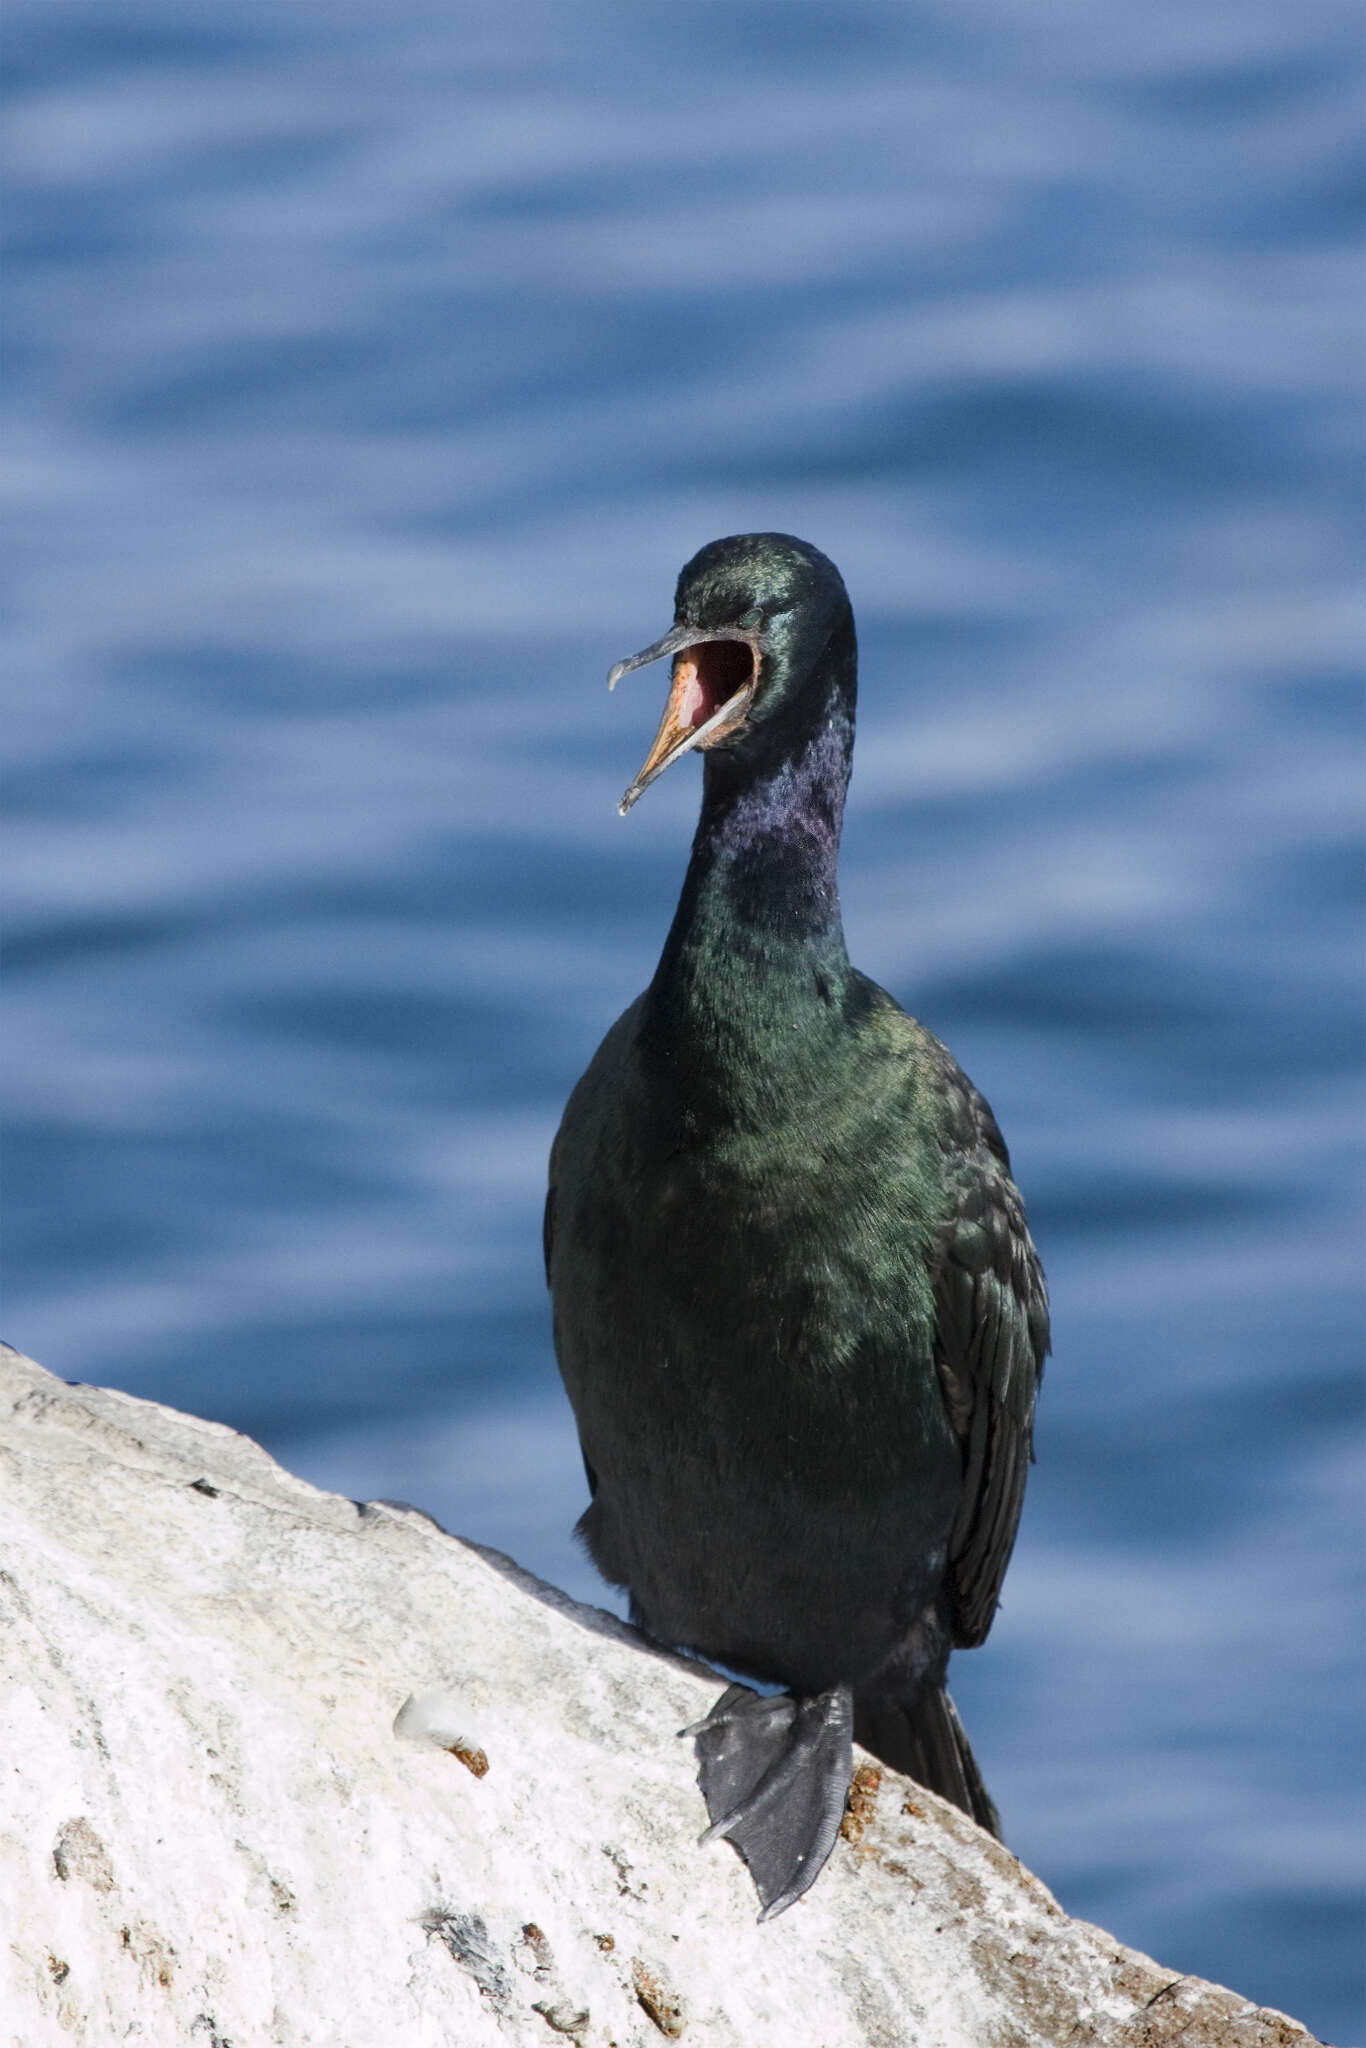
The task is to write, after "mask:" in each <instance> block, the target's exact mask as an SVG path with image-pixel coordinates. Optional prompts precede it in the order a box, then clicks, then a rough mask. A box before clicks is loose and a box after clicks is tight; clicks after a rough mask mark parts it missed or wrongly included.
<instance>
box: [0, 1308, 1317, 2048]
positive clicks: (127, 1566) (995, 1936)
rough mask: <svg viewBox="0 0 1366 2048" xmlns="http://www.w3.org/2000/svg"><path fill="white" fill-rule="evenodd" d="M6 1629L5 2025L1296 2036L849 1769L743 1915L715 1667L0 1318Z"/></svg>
mask: <svg viewBox="0 0 1366 2048" xmlns="http://www.w3.org/2000/svg"><path fill="white" fill-rule="evenodd" d="M0 1645H3V1651H2V1654H3V1665H2V1667H0V1668H2V1669H3V1696H2V1697H0V1772H3V1782H4V1791H3V1793H2V1794H0V1899H3V1901H4V1917H5V1923H6V1925H5V1941H4V1944H3V1948H0V1958H2V1959H0V2039H3V2040H4V2041H6V2042H8V2043H11V2044H14V2048H47V2044H49V2043H51V2044H56V2043H61V2044H62V2048H66V2044H68V2043H71V2042H73V2041H74V2042H77V2043H83V2044H84V2043H88V2044H91V2048H108V2044H112V2043H116V2042H124V2041H129V2040H135V2041H137V2042H138V2043H139V2044H142V2048H156V2044H161V2043H166V2044H168V2048H169V2044H171V2043H175V2044H176V2048H185V2044H189V2048H194V2044H196V2043H199V2044H202V2048H263V2044H271V2048H305V2044H308V2048H447V2044H451V2048H455V2044H459V2048H477V2044H479V2043H483V2042H489V2043H493V2042H497V2043H500V2044H504V2048H506V2044H507V2043H509V2042H517V2043H519V2042H527V2043H535V2044H540V2048H553V2044H554V2043H555V2042H556V2041H557V2040H558V2041H562V2042H563V2041H567V2040H568V2041H576V2042H580V2043H583V2044H585V2048H588V2044H600V2048H606V2044H609V2043H613V2044H615V2048H649V2044H652V2043H653V2044H655V2048H658V2044H659V2043H660V2041H661V2039H665V2038H669V2039H671V2038H678V2037H680V2036H682V2037H683V2038H685V2039H687V2040H692V2041H697V2042H699V2043H701V2042H705V2043H707V2044H708V2048H713V2044H714V2048H729V2044H732V2043H734V2044H743V2048H768V2044H774V2048H786V2044H789V2043H792V2044H797V2043H800V2044H811V2048H842V2044H859V2048H863V2044H875V2048H884V2044H885V2048H987V2044H996V2043H1000V2044H1011V2048H1014V2044H1032V2043H1050V2044H1051V2043H1059V2044H1060V2043H1062V2042H1068V2043H1071V2044H1081V2043H1086V2044H1088V2048H1090V2044H1094V2048H1109V2044H1118V2043H1125V2044H1132V2048H1140V2044H1141V2048H1160V2044H1163V2043H1168V2042H1170V2043H1175V2042H1176V2041H1178V2040H1179V2041H1180V2043H1181V2048H1201V2044H1208V2048H1215V2044H1216V2043H1217V2044H1218V2048H1254V2044H1255V2048H1289V2044H1291V2043H1308V2042H1309V2041H1310V2036H1309V2035H1308V2034H1307V2033H1305V2031H1304V2030H1303V2029H1302V2028H1301V2027H1299V2026H1297V2025H1296V2024H1295V2022H1294V2021H1292V2020H1288V2019H1286V2018H1285V2017H1284V2016H1283V2015H1281V2014H1278V2013H1274V2012H1270V2011H1267V2010H1265V2009H1260V2008H1257V2007H1254V2006H1250V2005H1249V2004H1247V2002H1246V2001H1245V2000H1243V1999H1240V1998H1237V1997H1236V1996H1234V1995H1233V1994H1232V1993H1231V1992H1227V1991H1221V1990H1218V1989H1217V1988H1215V1987H1214V1986H1212V1985H1208V1984H1204V1983H1201V1982H1199V1981H1197V1980H1195V1979H1191V1978H1181V1977H1179V1976H1177V1975H1176V1973H1174V1972H1172V1971H1164V1970H1160V1969H1159V1968H1158V1967H1157V1965H1156V1964H1154V1963H1152V1962H1150V1961H1149V1960H1148V1959H1147V1958H1146V1957H1144V1956H1140V1955H1137V1954H1135V1953H1134V1952H1133V1951H1132V1950H1129V1949H1125V1948H1121V1947H1120V1945H1119V1944H1118V1943H1117V1942H1116V1941H1114V1940H1112V1939H1111V1937H1110V1936H1109V1935H1106V1934H1103V1933H1101V1932H1100V1931H1099V1930H1098V1929H1096V1928H1093V1927H1088V1926H1086V1925H1084V1924H1083V1923H1081V1922H1078V1921H1072V1920H1069V1919H1067V1918H1066V1916H1065V1915H1064V1914H1063V1913H1062V1912H1061V1910H1060V1909H1059V1907H1058V1906H1057V1905H1056V1904H1055V1902H1054V1901H1053V1899H1052V1898H1051V1897H1050V1896H1049V1894H1048V1892H1047V1891H1045V1890H1044V1888H1043V1886H1042V1885H1041V1884H1039V1883H1038V1881H1037V1880H1036V1879H1035V1878H1033V1877H1031V1876H1030V1875H1029V1874H1028V1872H1027V1871H1025V1870H1024V1869H1022V1867H1021V1866H1020V1865H1019V1864H1018V1863H1017V1862H1016V1861H1015V1859H1014V1858H1013V1857H1012V1856H1010V1855H1009V1854H1008V1853H1007V1852H1006V1851H1005V1850H1004V1849H1002V1848H1001V1847H1000V1846H999V1844H997V1843H995V1842H993V1841H991V1840H990V1839H989V1838H988V1837H987V1836H986V1835H984V1834H981V1833H980V1832H979V1831H978V1830H977V1829H976V1828H974V1827H973V1826H972V1825H971V1823H970V1822H969V1821H967V1820H965V1819H964V1818H963V1816H962V1815H961V1814H959V1813H957V1812H956V1811H954V1810H953V1809H952V1808H950V1807H948V1806H945V1805H944V1804H943V1803H942V1802H941V1801H939V1800H937V1799H935V1798H933V1797H932V1796H931V1795H929V1794H928V1793H925V1792H923V1791H921V1790H920V1789H919V1788H918V1787H916V1786H914V1785H912V1784H910V1782H909V1781H908V1780H906V1779H903V1778H899V1777H897V1776H896V1775H895V1774H894V1773H892V1772H890V1771H883V1770H879V1769H877V1768H875V1767H873V1766H871V1765H869V1764H867V1763H865V1764H864V1766H863V1769H862V1773H861V1776H860V1778H859V1780H858V1781H857V1783H856V1788H855V1796H854V1802H853V1811H852V1814H851V1818H850V1820H849V1821H848V1822H847V1823H846V1833H847V1837H848V1839H847V1840H846V1841H844V1842H842V1843H840V1844H839V1845H838V1846H837V1848H836V1851H835V1855H834V1856H833V1858H832V1859H831V1863H830V1865H829V1867H828V1868H827V1870H826V1871H825V1872H824V1874H823V1875H822V1877H821V1878H820V1880H819V1882H818V1884H817V1885H816V1887H815V1889H814V1890H813V1891H812V1892H811V1893H810V1895H809V1896H808V1897H807V1898H806V1899H805V1900H803V1901H802V1902H801V1903H800V1904H799V1905H797V1906H795V1907H794V1908H793V1909H792V1910H791V1911H790V1912H788V1913H786V1914H784V1915H783V1916H782V1917H781V1918H780V1919H778V1920H775V1921H772V1922H770V1923H769V1924H768V1925H766V1926H763V1927H761V1926H759V1925H758V1924H757V1923H756V1918H755V1912H756V1905H755V1898H754V1894H753V1891H752V1889H751V1886H750V1883H749V1879H748V1877H747V1875H746V1873H745V1870H744V1867H743V1866H742V1864H741V1863H740V1862H739V1860H738V1859H737V1857H736V1856H735V1854H734V1852H733V1851H732V1850H731V1849H730V1848H729V1847H728V1846H727V1845H725V1844H724V1843H718V1844H716V1845H715V1846H714V1847H711V1848H707V1849H701V1848H699V1847H698V1846H697V1836H698V1834H699V1833H700V1831H701V1829H702V1827H703V1826H704V1825H705V1820H706V1816H705V1813H704V1811H703V1807H702V1802H701V1797H700V1795H699V1793H698V1790H697V1787H696V1784H695V1782H694V1775H693V1773H694V1763H693V1759H692V1755H691V1749H690V1745H688V1744H686V1743H682V1742H679V1741H678V1740H677V1738H676V1735H675V1731H676V1730H677V1729H679V1728H681V1727H682V1726H683V1725H684V1723H685V1722H688V1721H692V1720H695V1719H696V1718H697V1717H698V1716H699V1715H700V1714H702V1713H703V1712H705V1710H706V1708H707V1706H708V1705H709V1703H710V1702H711V1700H712V1699H713V1698H714V1696H715V1692H716V1685H717V1681H716V1680H715V1679H714V1678H713V1677H712V1676H711V1675H710V1674H708V1673H705V1672H703V1671H702V1670H701V1669H700V1668H699V1667H697V1666H695V1665H690V1664H688V1663H687V1662H685V1661H684V1660H682V1659H680V1658H677V1657H669V1656H665V1655H662V1654H660V1653H659V1652H657V1651H654V1650H652V1649H650V1648H649V1647H648V1646H646V1645H645V1644H643V1643H642V1642H641V1640H640V1639H639V1638H638V1637H637V1636H635V1635H634V1634H633V1633H632V1631H630V1630H629V1629H627V1628H624V1627H623V1626H621V1625H620V1624H619V1623H617V1622H616V1621H614V1620H613V1619H611V1618H610V1617H609V1616H607V1615H604V1614H600V1613H598V1612H596V1611H595V1610H594V1609H591V1608H585V1607H579V1606H576V1605H575V1604H574V1603H573V1602H571V1601H569V1600H568V1599H566V1598H565V1597H564V1596H563V1595H562V1594H559V1593H556V1592H554V1591H552V1590H551V1589H550V1588H549V1587H546V1586H543V1585H540V1584H539V1583H538V1582H537V1581H536V1580H534V1579H531V1578H530V1577H528V1576H527V1574H525V1573H524V1572H521V1571H519V1570H518V1569H517V1567H516V1566H515V1565H513V1564H511V1563H510V1562H509V1561H508V1560H507V1559H506V1558H503V1557H499V1556H498V1555H496V1554H495V1553H493V1552H490V1551H483V1550H479V1549H477V1548H475V1547H473V1546H471V1545H469V1544H466V1543H462V1542H459V1541H457V1540H456V1539H455V1538H453V1537H450V1536H446V1535H443V1534H442V1533H441V1532H440V1531H439V1530H438V1529H437V1527H436V1525H435V1524H434V1523H432V1522H431V1521H429V1520H428V1519H427V1518H426V1517H425V1516H423V1515H420V1514H418V1513H416V1512H415V1511H412V1510H404V1509H401V1508H392V1507H386V1506H383V1505H379V1504H372V1505H369V1506H366V1507H361V1508H357V1507H356V1506H355V1505H354V1504H353V1503H352V1502H350V1501H347V1500H342V1499H339V1498H338V1497H336V1496H335V1495H331V1494H325V1493H319V1492H317V1491H315V1489H314V1488H312V1487H310V1486H306V1485H304V1484H303V1483H302V1481H300V1480H297V1479H293V1478H291V1477H290V1475H289V1474H288V1473H287V1472H284V1471H282V1470H281V1469H280V1467H279V1466H278V1465H276V1464H274V1463H273V1462H272V1461H271V1459H270V1458H268V1457H267V1456H266V1454H265V1452H264V1451H262V1450H260V1449H259V1448H258V1447H257V1446H256V1445H255V1444H253V1443H250V1442H248V1441H247V1439H246V1438H244V1437H240V1436H237V1435H235V1434H234V1433H233V1432H232V1431H231V1430H227V1429H223V1428H221V1427H219V1426H218V1425H216V1424H214V1423H209V1422H200V1421H197V1420H196V1419H195V1418H194V1417H192V1416H187V1415H178V1414H175V1413H174V1412H172V1411H171V1410H169V1409H165V1408H159V1407H156V1406H154V1405H153V1404H151V1403H149V1402H144V1401H135V1400H133V1399H131V1398H130V1397H129V1396H128V1395H125V1394H117V1393H108V1392H103V1391H101V1390H99V1389H97V1388H92V1387H82V1386H77V1387H69V1386H67V1385H65V1384H64V1383H63V1382H62V1381H60V1380H56V1379H54V1378H52V1377H51V1375H50V1374H48V1373H46V1372H44V1371H43V1370H42V1369H41V1367H39V1366H36V1365H34V1364H33V1363H32V1362H31V1361H30V1360H28V1359H24V1358H22V1357H20V1356H19V1354H18V1353H16V1352H12V1351H8V1350H6V1349H4V1348H3V1347H0ZM396 1719H397V1723H398V1726H397V1729H396ZM453 1751H454V1752H455V1753H452V1752H453ZM485 1759H486V1761H487V1768H486V1770H484V1771H483V1773H482V1775H476V1772H477V1771H478V1769H479V1766H480V1764H481V1763H482V1762H483V1761H484V1760H485Z"/></svg>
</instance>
